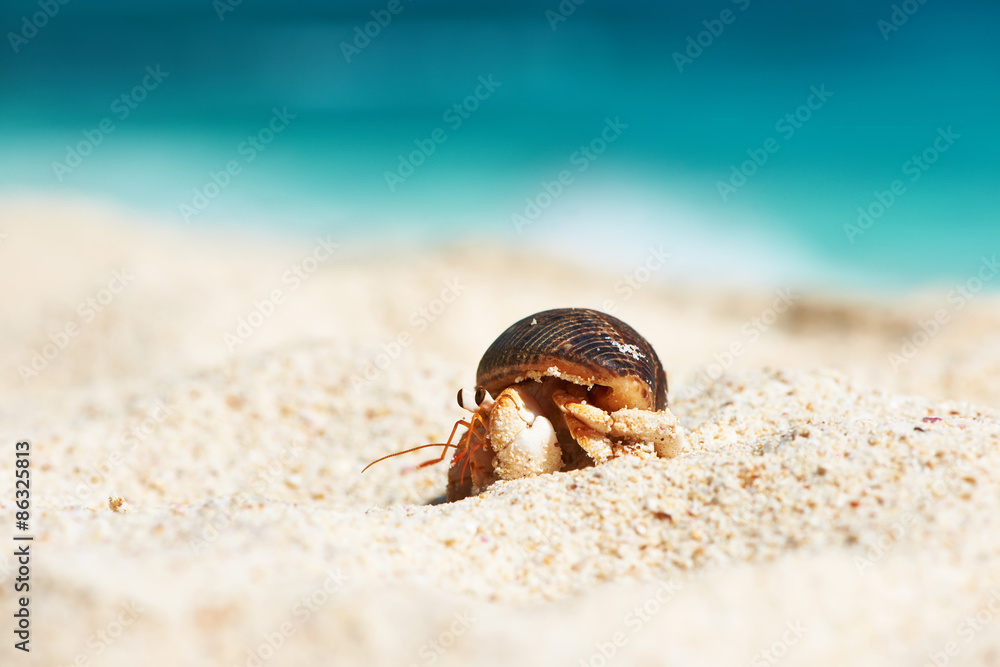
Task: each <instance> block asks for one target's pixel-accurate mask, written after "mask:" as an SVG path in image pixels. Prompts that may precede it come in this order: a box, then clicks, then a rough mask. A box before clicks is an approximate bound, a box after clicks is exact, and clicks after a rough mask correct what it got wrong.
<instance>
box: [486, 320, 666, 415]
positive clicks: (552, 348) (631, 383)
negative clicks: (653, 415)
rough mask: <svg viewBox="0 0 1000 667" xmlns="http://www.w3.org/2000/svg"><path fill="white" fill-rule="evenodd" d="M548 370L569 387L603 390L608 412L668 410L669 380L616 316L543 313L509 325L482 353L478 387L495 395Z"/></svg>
mask: <svg viewBox="0 0 1000 667" xmlns="http://www.w3.org/2000/svg"><path fill="white" fill-rule="evenodd" d="M552 367H555V368H556V369H558V372H559V376H560V377H564V378H565V379H569V380H570V381H571V382H575V383H577V384H583V385H587V386H591V387H592V386H603V387H607V388H608V389H609V390H610V395H606V396H605V399H604V400H603V401H602V402H603V403H605V404H606V407H607V409H611V410H617V409H620V408H638V409H641V410H662V409H663V408H665V407H666V406H667V376H666V374H665V373H664V372H663V365H662V364H661V363H660V359H659V357H657V356H656V352H655V351H654V350H653V347H652V346H651V345H650V344H649V342H647V341H646V339H645V338H643V337H642V336H640V335H639V333H638V332H636V330H635V329H633V328H632V327H630V326H629V325H627V324H625V323H624V322H622V321H621V320H619V319H618V318H617V317H612V316H611V315H608V314H606V313H601V312H598V311H596V310H590V309H587V308H557V309H555V310H546V311H543V312H541V313H535V314H534V315H530V316H528V317H525V318H524V319H523V320H520V321H519V322H516V323H515V324H513V325H511V326H510V327H509V328H508V329H507V330H506V331H504V332H503V333H502V334H500V337H499V338H497V339H496V340H495V341H493V344H492V345H490V347H489V349H488V350H486V353H485V354H484V355H483V358H482V360H481V361H480V362H479V369H478V370H477V371H476V383H477V384H478V385H480V386H482V387H485V388H486V390H487V391H489V392H490V394H492V395H493V396H496V395H498V394H499V393H500V392H501V391H503V390H504V389H506V388H507V387H509V386H511V385H512V384H514V383H516V382H521V381H523V380H527V379H535V380H537V379H540V378H541V377H545V376H553V375H555V374H554V373H551V372H550V370H549V369H551V368H552ZM566 376H568V377H566Z"/></svg>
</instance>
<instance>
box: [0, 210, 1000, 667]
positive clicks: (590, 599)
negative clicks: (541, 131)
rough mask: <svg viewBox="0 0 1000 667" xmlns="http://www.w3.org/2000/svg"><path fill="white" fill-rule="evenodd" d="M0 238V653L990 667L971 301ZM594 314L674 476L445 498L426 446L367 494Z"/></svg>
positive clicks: (501, 264)
mask: <svg viewBox="0 0 1000 667" xmlns="http://www.w3.org/2000/svg"><path fill="white" fill-rule="evenodd" d="M0 232H2V233H3V234H4V235H5V236H4V237H2V238H0V276H2V281H3V283H2V284H3V285H5V286H7V287H8V289H7V290H5V306H4V309H3V310H2V312H0V329H2V331H3V333H4V347H3V349H4V352H6V353H7V357H6V360H5V366H4V372H3V373H2V374H0V435H2V442H4V443H6V444H5V445H4V447H3V450H2V451H3V452H5V454H3V457H4V460H3V461H0V470H2V471H7V472H6V473H3V474H2V475H0V507H2V510H3V511H2V512H0V516H4V517H7V519H5V522H6V524H7V525H5V526H4V528H3V530H2V531H0V539H3V540H7V541H8V546H9V545H13V544H14V542H12V541H9V540H10V535H12V534H13V533H14V532H15V531H14V528H13V519H12V515H13V511H14V507H13V496H14V490H13V469H14V463H13V461H14V453H13V443H15V442H16V441H19V440H30V442H31V446H32V457H31V472H32V500H33V508H32V517H31V522H32V527H33V532H34V534H35V535H36V539H35V541H34V542H33V543H32V546H31V550H32V561H31V587H32V589H31V602H30V610H31V614H32V616H31V619H32V625H31V631H32V634H31V644H30V646H31V649H32V650H31V653H30V656H25V655H24V654H22V653H21V652H19V651H15V650H14V649H13V643H14V641H15V640H14V639H12V635H11V634H10V628H12V627H13V623H12V619H11V614H12V613H13V610H14V609H15V596H14V592H13V585H14V578H15V577H16V564H15V562H14V558H13V557H12V553H13V547H12V546H9V548H8V547H4V548H3V550H2V553H3V554H5V555H4V556H0V579H2V587H0V609H3V610H5V611H4V612H3V615H2V617H3V618H6V619H7V620H6V621H2V622H0V629H2V630H3V634H2V636H3V637H5V639H4V641H3V644H2V645H0V663H2V664H38V665H69V664H78V665H136V664H143V665H160V664H163V665H177V664H184V665H263V664H266V665H303V664H337V665H354V664H357V665H401V666H404V667H406V666H408V665H468V664H482V665H492V664H497V665H499V664H539V665H542V664H544V665H549V664H565V665H580V664H583V665H592V666H594V667H599V666H600V665H605V664H609V665H610V664H630V665H631V664H634V665H660V664H699V665H714V664H719V665H731V664H746V665H772V664H777V663H783V664H789V665H793V664H815V665H843V664H851V665H869V664H870V665H893V664H900V665H902V664H906V665H923V664H935V661H936V662H937V663H938V664H945V663H948V664H963V665H979V664H982V665H990V664H996V663H997V661H1000V617H998V614H1000V560H998V558H997V555H998V550H1000V530H998V529H1000V503H998V489H1000V415H998V412H997V411H996V409H995V408H996V407H997V406H998V405H1000V379H998V378H1000V333H998V332H1000V310H998V308H997V306H998V304H1000V302H998V300H997V298H996V297H994V296H990V295H988V294H987V293H985V292H982V293H979V294H976V295H974V296H973V297H972V298H970V299H966V300H964V302H963V303H962V306H961V308H959V307H958V305H957V299H956V298H955V295H954V294H951V299H949V291H950V290H951V289H952V287H953V286H951V285H948V286H944V287H943V288H942V289H935V290H926V291H922V292H919V293H913V294H910V295H907V296H905V297H902V298H893V299H891V300H888V299H882V300H879V299H876V298H874V297H865V296H861V295H844V294H838V295H833V294H811V293H802V292H799V291H797V290H795V289H794V288H792V289H789V288H790V287H793V286H786V287H785V288H784V289H783V290H782V291H767V290H757V291H736V290H726V289H721V288H708V287H698V286H692V285H687V284H684V282H683V277H682V276H671V275H670V273H669V268H667V269H665V270H664V271H663V273H662V275H658V276H656V279H655V280H651V281H650V282H648V283H646V284H644V285H643V286H642V287H641V289H639V290H637V291H634V293H633V294H631V295H630V296H629V297H628V298H625V297H624V295H623V294H622V293H621V292H616V291H615V285H616V283H617V282H618V281H620V280H621V279H622V275H621V274H619V273H615V272H609V271H606V270H599V269H591V270H587V269H585V268H582V267H579V266H574V265H572V264H566V263H560V262H553V261H551V260H548V259H546V258H545V256H544V255H542V254H531V253H524V252H515V251H514V250H512V249H510V248H505V247H502V246H500V247H492V248H490V247H486V246H484V245H483V244H477V245H474V246H456V247H450V248H441V249H437V250H434V251H429V250H421V251H419V252H416V251H408V250H406V249H405V248H385V247H373V246H370V245H369V246H361V245H357V244H353V243H352V242H350V241H345V240H342V239H338V238H336V237H335V236H334V235H330V236H329V237H327V236H326V235H324V236H323V237H321V238H320V239H298V240H295V239H291V238H265V237H262V236H259V235H258V236H251V235H249V234H233V233H228V234H218V235H212V234H209V233H206V232H204V231H202V230H197V229H191V230H187V229H185V230H176V229H169V228H167V227H164V226H157V225H156V224H154V223H152V222H149V221H143V220H140V219H138V216H136V214H135V213H134V212H130V211H126V210H123V209H116V208H113V207H110V206H108V205H105V204H98V203H94V202H91V201H86V200H64V201H58V202H51V201H43V200H40V199H38V198H27V197H22V198H9V197H8V198H7V199H5V200H3V201H0ZM334 244H337V245H338V246H339V247H336V248H333V247H332V246H333V245H334ZM310 257H312V258H313V260H315V261H313V260H309V259H307V258H310ZM295 267H298V271H299V273H298V274H297V273H296V268H295ZM977 268H978V267H977V266H976V265H972V266H970V269H969V275H970V276H974V275H975V272H976V270H977ZM310 269H314V270H311V271H310ZM289 271H291V274H288V273H287V272H289ZM115 272H118V274H117V282H116V279H115V276H116V274H115ZM105 289H107V290H108V293H107V294H102V290H105ZM114 289H118V292H117V293H115V292H114V291H113V290H114ZM276 291H277V293H276ZM109 297H110V299H109ZM89 298H93V299H95V300H97V305H100V306H101V309H100V312H97V309H96V308H94V311H95V312H94V314H93V316H92V317H91V318H90V319H88V316H87V315H86V314H85V313H87V312H88V311H87V309H88V307H92V306H88V305H87V299H89ZM102 298H103V299H104V300H106V301H108V302H107V303H106V304H102V303H100V299H102ZM609 298H610V299H614V300H615V314H616V315H617V316H619V317H621V318H622V319H625V320H626V321H627V322H629V323H630V324H632V325H633V326H634V327H635V328H636V329H638V330H639V331H640V332H642V333H643V334H644V335H645V336H646V337H647V338H648V339H649V340H650V342H651V343H652V344H653V346H654V347H655V348H656V350H657V351H658V353H659V355H660V357H661V358H662V360H663V362H664V365H665V367H666V369H667V372H668V374H669V377H670V384H671V396H670V400H671V407H672V410H673V411H674V413H675V414H676V415H677V416H678V418H679V419H680V421H681V424H682V425H683V427H684V428H685V429H686V431H687V440H688V444H687V447H686V448H685V449H684V451H683V452H682V454H681V455H680V456H679V457H677V458H675V459H671V460H659V459H657V460H652V461H647V462H640V461H636V460H631V459H620V460H615V461H612V462H610V463H608V464H606V465H603V466H599V467H594V468H588V469H584V470H578V471H574V472H572V473H562V474H555V475H546V476H541V477H536V478H531V479H525V480H518V481H512V482H502V483H499V484H496V485H494V486H492V487H491V488H490V489H489V490H488V491H487V492H486V493H484V494H483V495H481V496H478V497H474V498H469V499H467V500H464V501H461V502H458V503H451V504H442V503H440V500H441V496H442V495H443V493H444V488H445V484H446V474H447V470H446V466H445V465H438V466H435V467H429V468H422V469H417V468H416V464H418V463H420V462H421V461H423V460H425V459H426V458H429V456H427V455H428V454H429V453H428V452H423V453H417V454H411V455H408V456H402V457H397V458H395V459H391V460H389V461H386V462H384V463H382V464H379V465H378V466H375V467H373V468H372V469H371V470H369V471H368V472H366V473H365V474H364V475H363V476H362V475H361V474H360V470H361V468H362V467H364V465H365V464H366V463H367V462H369V461H371V460H372V459H374V458H377V457H378V456H381V455H384V454H386V453H389V452H392V451H397V450H400V449H404V448H407V447H411V446H414V445H417V444H423V443H425V442H439V441H441V440H442V439H443V438H446V437H447V435H448V432H449V431H450V429H451V425H452V423H453V422H454V421H455V420H456V419H457V418H459V417H460V416H461V411H460V410H459V408H458V407H457V405H455V403H454V401H455V398H454V397H455V391H456V389H457V388H459V387H461V386H465V385H469V384H470V383H471V382H472V381H473V377H474V371H475V367H476V364H477V363H478V359H479V355H480V354H482V352H483V351H484V350H485V349H486V347H487V346H488V345H489V343H490V342H492V340H493V338H494V337H495V336H496V335H497V334H499V333H500V332H501V331H502V330H503V329H504V328H505V327H506V326H507V325H509V324H511V323H512V322H514V321H515V320H516V319H519V318H521V317H523V316H525V315H527V314H530V313H532V312H536V311H539V310H544V309H546V308H551V307H559V306H588V307H601V305H602V304H603V303H604V301H606V300H607V299H609ZM265 301H268V302H270V306H269V305H268V304H267V303H264V302H265ZM81 303H82V304H84V305H83V306H82V307H81V306H80V304H81ZM786 306H787V307H786ZM770 308H775V309H776V310H777V309H780V310H782V311H784V312H781V313H777V312H775V313H773V315H774V317H773V318H772V313H769V312H768V310H769V309H770ZM255 309H257V310H258V311H260V312H262V313H264V315H262V316H261V317H259V318H258V317H257V316H254V315H252V312H253V311H254V310H255ZM421 309H423V310H421ZM941 309H945V311H946V315H947V318H946V319H947V321H946V322H944V323H943V324H940V326H939V327H938V330H937V332H936V333H935V335H934V336H932V337H928V338H927V339H926V340H924V339H923V338H920V337H919V336H918V338H917V343H922V344H920V345H916V346H914V349H913V350H909V351H910V352H914V354H912V358H909V359H906V360H905V361H904V362H899V361H898V359H897V360H896V363H895V365H896V366H897V368H894V367H893V365H894V363H893V361H892V358H891V357H890V356H889V355H890V354H901V353H902V352H901V351H903V342H902V340H901V339H902V338H903V337H904V336H905V337H908V338H911V339H912V336H913V334H914V333H915V332H917V331H919V330H920V327H921V323H922V322H923V323H924V326H925V328H933V327H930V326H929V325H927V322H928V320H929V319H933V318H934V317H935V313H936V312H937V311H939V310H941ZM755 318H756V319H755ZM241 319H243V320H246V321H247V322H246V326H245V327H242V328H241V327H240V324H239V323H240V320H241ZM765 321H766V322H767V323H766V324H765ZM258 323H259V326H258V325H257V324H258ZM74 324H75V325H76V327H75V328H74V327H72V326H71V327H70V329H71V330H73V331H75V333H74V334H73V335H70V334H66V335H67V336H68V338H67V340H68V342H66V345H65V349H60V350H58V352H57V353H55V354H54V355H52V356H53V358H52V359H46V360H44V361H45V364H44V368H42V369H41V370H39V371H37V375H32V374H30V373H25V372H24V371H23V369H22V370H21V371H19V367H20V366H24V367H25V368H31V360H32V356H33V354H34V352H35V351H38V352H39V353H44V352H45V346H46V344H48V343H50V342H51V343H52V344H53V345H55V344H57V343H58V342H59V341H60V340H61V338H60V336H59V335H57V334H55V332H58V331H63V332H65V331H67V325H74ZM246 333H248V334H249V335H247V336H243V335H242V334H246ZM50 334H51V335H53V336H54V338H52V337H50ZM244 338H245V340H244ZM53 341H55V342H53ZM734 345H736V346H735V347H734ZM55 349H56V348H52V347H50V348H49V349H48V352H50V353H51V352H53V350H55ZM734 352H735V353H734ZM379 355H385V356H384V357H380V356H379ZM727 355H728V356H727ZM376 363H378V364H380V365H382V366H385V368H379V367H378V366H376V365H375V364H376ZM713 363H714V364H717V366H718V367H717V368H713V367H712V366H711V364H713ZM369 364H370V365H369ZM37 365H41V364H40V363H38V364H37ZM723 366H726V368H723ZM716 371H718V372H716ZM366 372H367V373H366Z"/></svg>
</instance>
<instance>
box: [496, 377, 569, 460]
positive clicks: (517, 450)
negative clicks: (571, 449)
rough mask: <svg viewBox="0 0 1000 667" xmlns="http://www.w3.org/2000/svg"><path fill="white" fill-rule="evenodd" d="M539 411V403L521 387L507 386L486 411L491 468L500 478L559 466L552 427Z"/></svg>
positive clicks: (556, 443) (540, 410)
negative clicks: (488, 418) (492, 458)
mask: <svg viewBox="0 0 1000 667" xmlns="http://www.w3.org/2000/svg"><path fill="white" fill-rule="evenodd" d="M542 412H543V411H542V406H541V405H539V403H538V401H537V400H535V397H534V396H532V395H531V394H530V393H529V392H528V391H527V390H526V389H524V388H523V387H519V386H516V385H515V386H512V387H508V388H507V389H504V390H503V391H502V392H501V393H500V395H499V396H498V397H497V399H496V404H495V405H494V406H493V409H492V411H491V414H490V444H491V446H492V448H493V451H494V452H495V453H496V458H495V459H494V460H493V469H494V471H495V472H496V475H497V477H499V478H500V479H518V478H520V477H528V476H531V475H542V474H545V473H550V472H556V471H558V470H559V469H560V468H562V450H561V449H560V448H559V441H558V438H557V437H556V430H555V428H553V426H552V422H550V421H549V420H548V419H546V418H545V417H543V416H542Z"/></svg>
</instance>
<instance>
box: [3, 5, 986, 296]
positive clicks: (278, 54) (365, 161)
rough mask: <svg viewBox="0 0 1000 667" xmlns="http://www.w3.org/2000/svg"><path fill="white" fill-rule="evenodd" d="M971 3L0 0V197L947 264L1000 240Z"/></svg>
mask: <svg viewBox="0 0 1000 667" xmlns="http://www.w3.org/2000/svg"><path fill="white" fill-rule="evenodd" d="M998 22H1000V5H998V4H997V3H995V2H988V1H986V0H982V1H973V0H962V1H958V2H947V3H946V2H944V1H943V0H925V1H924V2H920V1H919V0H908V1H907V2H885V3H882V2H871V1H867V2H858V1H855V2H845V3H839V4H837V3H822V4H820V3H792V2H787V1H783V2H763V1H762V0H738V1H730V0H725V1H718V2H710V3H704V2H703V3H695V2H662V3H654V2H632V3H614V2H610V1H609V2H599V1H597V0H586V2H582V3H581V4H579V5H577V4H575V3H573V2H572V0H564V1H563V2H562V3H560V2H558V1H556V0H552V1H551V2H514V3H503V4H500V3H496V4H495V5H482V6H480V5H476V6H469V4H468V3H459V2H442V1H437V2H435V1H430V0H398V1H394V2H388V1H385V2H382V1H375V2H338V3H323V2H318V1H316V2H295V3H259V2H258V3H253V2H251V0H243V1H242V2H239V4H236V3H235V2H234V0H218V1H217V2H210V1H208V0H199V1H197V2H195V1H193V0H187V1H184V2H171V3H168V2H146V3H142V4H140V5H137V6H127V7H125V6H122V5H119V4H117V3H112V2H107V1H106V2H89V3H84V2H80V1H79V0H70V2H68V3H67V4H65V5H60V4H59V3H58V2H55V1H54V0H53V2H52V3H50V4H48V3H47V2H46V1H45V0H43V1H42V2H37V1H36V2H8V3H5V4H4V6H3V8H2V10H0V26H2V28H3V31H4V35H5V37H4V43H3V44H2V45H0V91H2V97H0V193H4V194H10V193H15V194H20V193H24V192H34V193H38V194H41V195H43V196H78V195H84V196H89V197H97V198H101V199H107V200H109V201H114V202H120V203H122V204H124V205H126V206H128V207H131V208H134V209H136V210H140V211H142V212H144V213H149V214H151V215H153V216H155V217H157V218H159V219H161V220H162V221H163V222H164V224H170V225H186V226H191V227H195V228H218V227H229V228H233V229H239V228H264V229H269V230H273V229H285V230H288V231H289V232H291V233H294V234H314V233H318V232H320V231H322V232H324V233H329V234H332V235H334V236H335V237H337V238H340V239H342V240H344V241H348V242H350V241H351V240H353V239H356V240H358V241H359V242H362V241H363V242H369V243H370V242H372V240H373V239H378V238H383V237H384V238H388V239H392V240H393V242H397V243H398V242H403V241H406V240H410V241H415V242H424V241H429V242H438V241H460V240H467V239H479V240H486V241H488V242H496V243H509V244H515V245H521V246H524V247H532V248H535V249H542V250H543V251H547V252H552V253H555V254H562V255H565V256H573V257H587V258H592V259H595V260H598V261H604V262H606V263H607V264H609V265H614V266H619V267H628V266H630V265H635V264H636V263H637V262H641V261H643V258H645V257H646V256H647V255H648V254H649V253H650V252H651V251H653V250H655V249H661V251H662V252H667V253H669V255H670V265H671V275H672V276H675V277H683V278H692V279H698V280H711V281H717V282H723V283H736V284H746V283H782V282H784V283H788V282H794V283H796V284H811V285H820V286H826V287H833V288H837V287H842V288H851V289H858V288H860V289H869V290H875V291H886V290H894V289H899V288H915V287H924V286H933V285H948V284H951V282H953V281H959V280H964V279H965V278H967V277H969V276H972V275H974V273H975V272H976V270H977V269H978V267H979V265H980V263H981V261H982V258H983V257H984V256H986V257H991V256H992V255H993V253H995V252H997V251H1000V224H998V223H1000V216H998V210H1000V206H998V205H1000V187H998V178H1000V167H998V164H997V160H998V157H997V156H998V155H1000V129H998V122H997V121H998V118H1000V41H998V40H997V39H996V36H995V32H996V25H998ZM366 31H367V34H366ZM996 282H997V283H998V284H1000V279H998V280H997V281H996Z"/></svg>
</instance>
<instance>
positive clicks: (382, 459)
mask: <svg viewBox="0 0 1000 667" xmlns="http://www.w3.org/2000/svg"><path fill="white" fill-rule="evenodd" d="M428 447H454V448H455V449H458V448H459V445H452V444H449V443H447V442H434V443H431V444H429V445H419V446H417V447H410V448H409V449H404V450H403V451H401V452H395V453H393V454H387V455H385V456H383V457H382V458H380V459H375V460H374V461H372V462H371V463H369V464H368V465H366V466H365V467H364V469H362V471H361V472H364V471H365V470H368V469H369V468H371V467H372V466H373V465H375V464H376V463H379V462H381V461H385V460H386V459H391V458H392V457H393V456H399V455H400V454H409V453H410V452H415V451H417V450H418V449H427V448H428Z"/></svg>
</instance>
